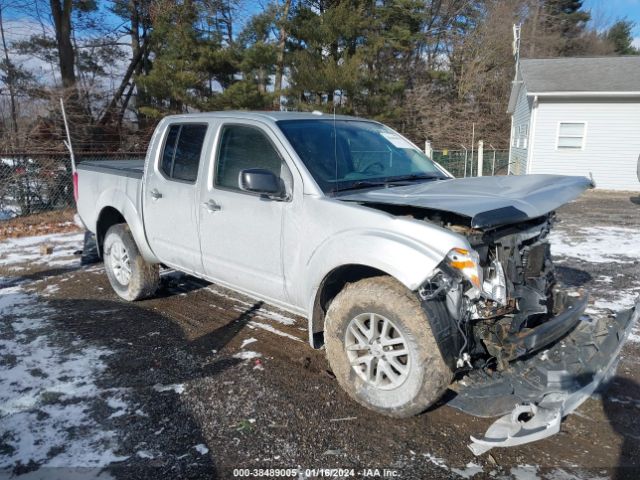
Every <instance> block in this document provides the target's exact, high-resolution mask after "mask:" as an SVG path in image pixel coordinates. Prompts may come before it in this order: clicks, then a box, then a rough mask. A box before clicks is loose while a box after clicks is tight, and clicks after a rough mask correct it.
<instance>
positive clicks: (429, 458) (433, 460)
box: [422, 453, 449, 470]
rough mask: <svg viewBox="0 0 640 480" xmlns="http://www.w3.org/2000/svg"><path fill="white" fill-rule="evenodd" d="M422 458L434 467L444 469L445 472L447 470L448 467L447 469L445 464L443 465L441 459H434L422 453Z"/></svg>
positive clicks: (433, 456) (443, 462)
mask: <svg viewBox="0 0 640 480" xmlns="http://www.w3.org/2000/svg"><path fill="white" fill-rule="evenodd" d="M422 456H423V457H424V458H426V459H427V460H429V461H430V462H431V463H433V464H434V465H437V466H438V467H440V468H444V469H445V470H449V467H447V464H446V463H445V461H444V459H443V458H440V457H436V456H435V455H432V454H430V453H423V454H422Z"/></svg>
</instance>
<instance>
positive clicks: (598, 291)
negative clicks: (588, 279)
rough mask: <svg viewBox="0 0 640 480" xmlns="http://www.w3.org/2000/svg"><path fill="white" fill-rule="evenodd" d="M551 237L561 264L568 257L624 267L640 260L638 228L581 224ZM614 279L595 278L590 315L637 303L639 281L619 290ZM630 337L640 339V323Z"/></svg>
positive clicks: (612, 311) (639, 291)
mask: <svg viewBox="0 0 640 480" xmlns="http://www.w3.org/2000/svg"><path fill="white" fill-rule="evenodd" d="M550 240H551V253H552V254H553V255H554V257H556V263H558V264H560V265H561V264H563V263H565V259H568V260H569V261H570V260H571V259H577V260H580V261H584V262H588V263H591V264H603V263H608V264H624V265H625V266H626V265H630V266H633V264H634V262H639V261H640V231H638V230H637V229H631V228H623V227H581V228H577V229H576V230H575V231H573V232H571V235H569V234H568V233H567V232H565V231H562V230H556V231H554V232H553V233H552V234H551V235H550ZM558 257H559V258H558ZM569 261H567V263H569ZM618 275H620V274H618ZM613 281H614V278H613V277H612V276H611V275H599V276H597V277H595V278H594V279H593V282H594V283H593V285H592V288H590V296H591V299H592V303H591V304H590V305H589V307H588V308H587V311H586V313H587V314H590V315H602V314H609V313H616V312H619V311H621V310H625V309H628V308H631V307H632V306H633V305H634V303H635V301H636V299H637V298H638V296H639V295H640V282H638V281H635V282H630V283H629V284H628V285H629V286H628V287H627V288H625V289H620V288H612V283H613ZM629 340H630V341H632V342H640V325H636V326H635V327H634V329H633V331H632V332H631V335H630V336H629Z"/></svg>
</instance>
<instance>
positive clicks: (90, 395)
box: [0, 286, 127, 469]
mask: <svg viewBox="0 0 640 480" xmlns="http://www.w3.org/2000/svg"><path fill="white" fill-rule="evenodd" d="M53 313H54V312H53V311H52V309H50V308H49V307H48V306H46V304H43V303H41V302H39V301H38V298H37V296H35V295H34V294H30V293H27V292H26V291H24V290H23V288H22V287H21V286H14V287H7V288H3V289H0V319H2V321H1V322H0V446H2V448H1V449H0V469H2V468H9V467H14V466H16V465H18V464H22V465H27V464H29V463H30V462H34V463H35V464H37V465H40V466H49V467H67V468H69V467H94V468H95V467H101V466H105V465H108V464H110V463H112V462H117V461H121V460H124V459H125V458H126V457H121V456H118V455H117V454H116V453H115V452H116V450H117V449H118V438H117V435H116V433H115V432H113V431H109V430H105V429H104V428H103V427H101V426H99V425H98V423H97V422H96V421H95V420H94V419H93V418H92V409H93V408H94V407H95V406H96V404H99V403H100V402H106V403H107V405H108V406H109V407H111V408H112V409H114V410H115V412H120V411H122V410H126V408H127V401H126V395H125V394H123V392H119V391H104V390H101V389H100V388H99V387H98V386H97V384H96V378H97V377H98V376H99V375H100V373H101V372H103V371H104V370H105V369H106V368H107V367H106V363H105V359H106V358H107V357H108V356H109V355H111V352H110V351H108V350H106V349H104V348H97V347H93V346H90V345H87V344H85V343H84V342H82V341H80V340H77V339H75V338H67V337H68V335H66V334H64V333H62V332H59V331H58V332H57V333H56V334H55V335H51V331H52V329H53V328H54V327H52V326H51V325H50V320H49V319H48V317H50V316H51V315H52V314H53ZM115 412H114V413H115Z"/></svg>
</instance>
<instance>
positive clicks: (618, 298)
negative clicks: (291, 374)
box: [593, 290, 639, 313]
mask: <svg viewBox="0 0 640 480" xmlns="http://www.w3.org/2000/svg"><path fill="white" fill-rule="evenodd" d="M638 294H639V293H638V292H634V291H628V290H623V291H620V292H618V293H616V294H615V296H614V297H613V298H612V299H609V300H604V299H598V300H596V301H595V302H593V306H594V307H595V308H599V309H607V310H612V311H614V312H616V313H617V312H619V311H620V310H626V309H628V308H631V307H632V306H633V305H634V304H635V301H636V299H637V298H638Z"/></svg>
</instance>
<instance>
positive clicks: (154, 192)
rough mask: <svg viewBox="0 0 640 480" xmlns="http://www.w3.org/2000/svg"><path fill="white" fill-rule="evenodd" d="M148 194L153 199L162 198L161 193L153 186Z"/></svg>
mask: <svg viewBox="0 0 640 480" xmlns="http://www.w3.org/2000/svg"><path fill="white" fill-rule="evenodd" d="M149 194H150V195H151V198H153V199H154V200H158V199H159V198H162V194H161V193H160V192H159V191H158V190H157V189H155V188H154V189H153V190H151V192H150V193H149Z"/></svg>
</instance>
